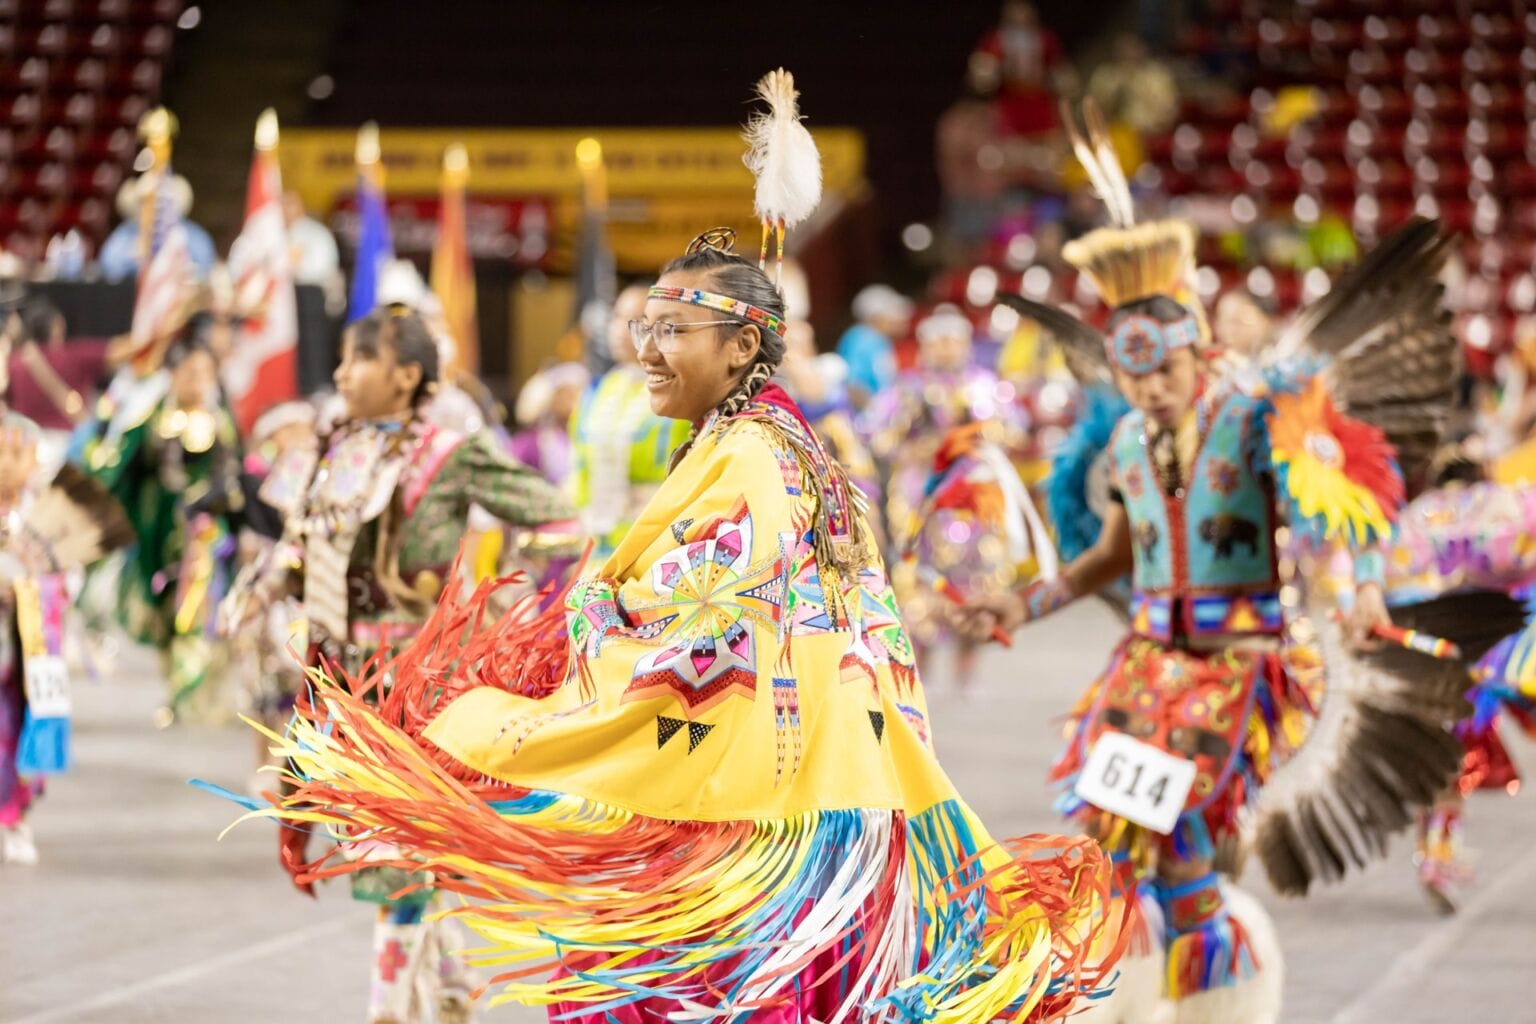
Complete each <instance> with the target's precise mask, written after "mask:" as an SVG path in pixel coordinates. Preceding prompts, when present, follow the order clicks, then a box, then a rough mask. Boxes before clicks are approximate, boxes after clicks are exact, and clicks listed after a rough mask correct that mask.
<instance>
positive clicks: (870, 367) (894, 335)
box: [837, 284, 912, 409]
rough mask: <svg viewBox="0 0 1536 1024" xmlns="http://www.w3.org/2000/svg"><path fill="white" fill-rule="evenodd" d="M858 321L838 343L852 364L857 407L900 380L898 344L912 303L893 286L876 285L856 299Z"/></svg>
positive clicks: (851, 388) (851, 391)
mask: <svg viewBox="0 0 1536 1024" xmlns="http://www.w3.org/2000/svg"><path fill="white" fill-rule="evenodd" d="M853 315H854V318H855V319H856V320H857V321H858V322H857V323H855V324H854V325H853V326H852V327H850V328H848V330H846V331H844V332H843V336H842V337H841V338H839V339H838V341H837V354H838V355H840V356H842V357H843V361H844V362H845V363H847V364H848V395H849V397H850V398H851V399H853V404H854V406H855V407H856V408H860V409H862V408H863V407H864V406H865V405H866V404H868V402H869V400H870V399H871V398H873V397H874V396H875V395H877V394H879V393H880V392H881V391H883V390H885V388H886V387H887V386H888V385H889V384H890V383H891V381H893V380H895V379H896V352H895V343H896V340H897V339H898V338H900V337H901V336H902V334H903V333H904V332H905V331H906V329H907V325H908V323H910V322H911V320H912V302H911V300H910V299H908V298H907V297H906V296H905V295H902V294H901V293H900V292H898V291H896V289H894V288H892V287H890V286H889V285H883V284H872V285H870V286H869V287H868V288H865V289H864V290H863V291H861V292H859V294H858V295H856V296H854V299H853Z"/></svg>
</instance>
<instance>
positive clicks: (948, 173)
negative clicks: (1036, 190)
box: [934, 90, 1008, 260]
mask: <svg viewBox="0 0 1536 1024" xmlns="http://www.w3.org/2000/svg"><path fill="white" fill-rule="evenodd" d="M1002 135H1003V131H1002V124H1001V120H1000V117H999V114H998V110H997V107H996V106H994V105H993V103H992V100H991V98H990V97H989V96H987V95H985V94H983V93H980V92H977V91H975V90H968V91H967V93H966V95H964V96H962V97H961V98H960V99H959V100H958V101H956V102H955V104H954V105H953V106H951V107H950V108H949V109H948V110H946V111H944V113H943V114H940V115H939V123H938V125H937V127H936V128H935V130H934V153H935V155H936V156H937V158H938V172H939V184H940V185H941V186H942V188H943V190H944V229H945V230H944V234H945V242H946V243H947V244H948V245H949V246H951V247H952V248H953V249H954V250H955V252H954V257H955V259H957V260H958V259H964V258H965V257H966V255H967V254H969V252H970V250H971V249H972V248H973V247H974V246H975V245H976V244H977V243H979V242H981V241H982V240H983V239H985V238H986V237H987V233H988V232H989V231H990V230H991V229H992V225H993V222H994V221H995V220H996V219H997V213H998V206H999V204H1000V202H1001V199H1002V196H1003V194H1004V192H1006V191H1007V188H1008V179H1007V176H1006V174H1005V165H1006V159H1005V158H1006V153H1005V150H1004V147H1003V145H1002Z"/></svg>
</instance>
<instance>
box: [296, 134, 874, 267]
mask: <svg viewBox="0 0 1536 1024" xmlns="http://www.w3.org/2000/svg"><path fill="white" fill-rule="evenodd" d="M815 137H816V143H817V146H818V147H819V148H820V150H821V158H822V175H823V180H824V182H825V188H826V191H827V192H828V193H829V194H831V193H836V192H842V191H851V190H852V189H853V188H855V187H856V186H858V185H859V184H861V183H862V181H863V179H864V139H863V136H862V135H861V134H860V133H859V132H858V131H856V130H854V129H852V128H819V129H816V131H815ZM585 138H595V139H597V140H598V141H599V142H601V143H602V147H603V160H604V165H605V170H606V179H607V191H608V195H609V238H610V241H611V242H612V245H613V248H614V255H615V257H616V258H617V260H618V263H619V266H620V268H621V269H623V270H625V271H627V272H631V273H639V272H645V271H653V270H655V269H656V268H657V267H658V266H659V265H660V264H661V263H662V262H664V261H665V260H667V259H670V258H671V257H672V256H675V255H677V254H678V253H679V252H681V250H682V246H683V245H685V244H686V243H687V241H688V240H689V239H690V238H692V237H693V236H694V235H696V234H698V233H699V232H700V231H703V230H704V229H705V228H708V227H712V226H714V225H716V224H730V225H732V226H734V227H736V228H737V230H738V231H741V232H742V240H741V242H740V243H739V247H740V248H742V249H744V250H750V249H752V248H755V247H756V245H757V241H758V238H757V225H756V222H755V219H754V217H753V214H752V176H751V174H750V173H749V172H748V171H747V169H746V167H745V166H743V165H742V162H741V156H742V152H743V149H744V147H743V143H742V141H741V136H740V134H739V133H738V132H737V131H736V130H734V129H726V128H594V129H527V130H523V129H464V130H455V129H447V128H401V129H387V128H386V129H384V130H383V131H382V132H381V133H380V145H381V149H382V154H383V162H384V165H385V168H386V176H385V190H386V192H387V193H388V194H389V195H394V196H435V195H436V194H437V193H438V188H439V181H438V176H439V175H440V174H441V169H442V162H443V151H444V150H445V149H446V148H447V147H448V146H449V145H450V144H452V143H455V142H459V143H462V144H463V145H464V148H465V150H466V151H467V152H468V154H469V167H470V173H469V194H470V196H471V197H475V196H485V197H491V196H542V197H547V198H548V199H550V200H551V201H552V203H553V206H554V219H555V225H554V227H555V237H554V239H553V240H552V241H553V243H554V268H553V269H556V270H559V269H562V268H564V267H568V266H569V264H570V260H571V259H572V257H573V256H574V246H575V242H576V226H577V221H578V217H579V214H580V203H581V187H582V177H581V171H580V169H579V167H578V165H577V162H576V144H577V143H578V142H580V141H581V140H582V139H585ZM355 144H356V133H355V132H353V131H352V130H350V129H334V128H324V129H320V128H296V129H292V130H289V131H285V132H284V133H283V139H282V145H281V147H280V156H281V159H282V166H283V182H284V184H285V185H287V186H288V187H289V188H292V189H295V190H296V191H297V192H298V193H299V194H300V195H301V196H303V198H304V204H305V205H306V206H307V207H308V208H309V209H310V210H311V211H312V212H313V213H314V214H315V215H316V216H319V217H321V218H325V217H326V216H327V215H328V214H329V212H330V210H331V209H332V207H333V206H334V205H335V204H336V201H337V200H338V199H339V198H340V197H342V196H343V195H346V194H348V193H350V192H352V191H354V190H355V189H356V184H357V170H356V166H355V164H354V162H353V151H354V147H355Z"/></svg>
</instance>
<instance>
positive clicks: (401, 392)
mask: <svg viewBox="0 0 1536 1024" xmlns="http://www.w3.org/2000/svg"><path fill="white" fill-rule="evenodd" d="M421 372H422V371H421V364H419V363H401V362H400V361H399V360H398V359H397V358H396V357H395V352H394V349H393V348H391V347H390V346H389V345H387V344H377V345H362V344H359V343H358V341H357V331H356V329H355V328H354V329H351V330H349V331H347V334H346V337H345V338H343V339H342V343H341V365H340V366H338V367H336V373H335V375H334V377H333V379H334V380H335V382H336V393H337V394H338V395H340V396H341V398H342V401H344V402H345V403H346V405H347V417H348V418H349V419H354V420H372V419H384V418H387V417H391V416H402V415H404V414H405V413H406V412H408V411H409V410H410V408H411V404H412V401H413V400H414V397H415V395H416V389H417V388H418V387H419V386H420V385H421Z"/></svg>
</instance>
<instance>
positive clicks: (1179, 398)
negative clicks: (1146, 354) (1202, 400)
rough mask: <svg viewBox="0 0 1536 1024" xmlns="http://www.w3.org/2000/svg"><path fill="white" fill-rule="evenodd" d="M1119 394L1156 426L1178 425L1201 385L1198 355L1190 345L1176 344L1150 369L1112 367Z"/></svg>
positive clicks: (1192, 403) (1191, 404)
mask: <svg viewBox="0 0 1536 1024" xmlns="http://www.w3.org/2000/svg"><path fill="white" fill-rule="evenodd" d="M1115 382H1116V383H1117V384H1118V385H1119V386H1120V392H1121V394H1123V395H1125V398H1126V401H1128V402H1130V403H1131V404H1132V405H1134V406H1135V407H1136V408H1137V409H1139V410H1141V412H1142V414H1143V415H1145V416H1146V417H1147V419H1149V420H1151V421H1152V422H1153V423H1155V424H1157V426H1159V427H1161V428H1163V429H1165V430H1166V429H1168V428H1169V427H1174V426H1177V425H1178V423H1179V421H1180V420H1182V419H1183V418H1184V414H1185V413H1186V412H1188V411H1189V409H1190V407H1191V406H1193V405H1194V404H1195V393H1196V392H1197V391H1198V390H1199V386H1200V365H1199V357H1198V356H1196V355H1195V350H1194V349H1192V348H1189V347H1184V348H1176V349H1174V350H1173V351H1172V352H1170V353H1169V354H1168V358H1167V359H1165V360H1164V361H1163V363H1162V365H1161V366H1159V367H1158V368H1157V369H1155V370H1153V371H1152V372H1151V373H1145V374H1137V375H1133V374H1130V373H1127V372H1125V371H1124V370H1121V369H1117V370H1116V371H1115Z"/></svg>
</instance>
